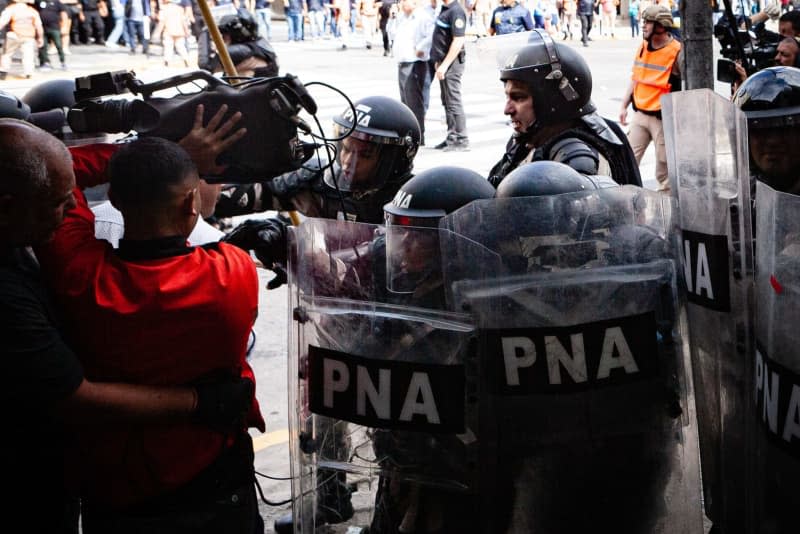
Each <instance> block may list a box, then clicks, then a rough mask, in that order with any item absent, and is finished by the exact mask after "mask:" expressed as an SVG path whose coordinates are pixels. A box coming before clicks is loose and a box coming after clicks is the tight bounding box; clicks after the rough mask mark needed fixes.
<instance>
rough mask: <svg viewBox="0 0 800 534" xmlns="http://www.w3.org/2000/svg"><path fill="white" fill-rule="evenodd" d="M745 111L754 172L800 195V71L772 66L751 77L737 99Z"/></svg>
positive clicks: (740, 89) (776, 185)
mask: <svg viewBox="0 0 800 534" xmlns="http://www.w3.org/2000/svg"><path fill="white" fill-rule="evenodd" d="M733 101H734V103H735V104H736V105H737V106H738V107H739V108H740V109H741V110H742V111H744V112H745V115H746V116H747V127H748V135H749V143H750V165H751V169H750V170H751V173H752V174H753V175H754V176H755V177H756V179H758V180H760V181H763V182H764V183H766V184H767V185H769V186H770V187H772V188H774V189H776V190H778V191H783V192H785V193H793V194H800V180H798V173H797V158H796V156H795V154H794V152H793V149H794V147H797V146H800V123H798V119H800V107H798V106H800V69H797V68H794V67H769V68H767V69H763V70H760V71H758V72H757V73H755V74H753V75H752V76H750V77H749V78H748V79H747V80H746V81H745V82H744V83H743V84H742V85H741V87H739V90H738V91H737V92H736V94H735V95H734V97H733Z"/></svg>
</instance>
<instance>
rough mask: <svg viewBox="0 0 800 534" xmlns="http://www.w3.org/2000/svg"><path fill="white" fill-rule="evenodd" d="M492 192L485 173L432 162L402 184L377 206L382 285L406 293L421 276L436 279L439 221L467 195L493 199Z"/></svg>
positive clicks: (464, 201) (438, 274)
mask: <svg viewBox="0 0 800 534" xmlns="http://www.w3.org/2000/svg"><path fill="white" fill-rule="evenodd" d="M494 193H495V191H494V187H492V185H491V184H490V183H489V182H488V181H487V180H486V178H484V177H483V176H481V175H480V174H478V173H476V172H474V171H471V170H469V169H464V168H461V167H450V166H443V167H434V168H432V169H428V170H426V171H423V172H421V173H419V174H418V175H416V176H415V177H414V178H412V179H410V180H409V181H408V182H406V183H405V184H403V186H402V187H401V188H400V190H399V191H398V192H397V194H396V195H395V197H394V200H392V201H391V202H390V203H388V204H386V205H385V206H384V207H383V212H384V216H385V219H386V287H387V289H388V290H389V291H390V292H392V293H397V294H410V293H414V292H415V290H416V289H417V288H418V287H420V285H421V284H422V282H423V281H424V280H431V279H439V278H440V277H441V251H440V250H439V230H438V226H439V220H440V219H441V218H442V217H444V216H445V215H447V214H448V213H452V212H453V211H455V210H457V209H458V208H461V207H463V206H466V205H467V204H469V203H470V202H472V201H473V200H480V199H490V198H493V197H494Z"/></svg>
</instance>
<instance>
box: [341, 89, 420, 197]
mask: <svg viewBox="0 0 800 534" xmlns="http://www.w3.org/2000/svg"><path fill="white" fill-rule="evenodd" d="M353 108H355V119H354V117H353ZM333 122H334V135H335V136H336V137H342V136H344V135H346V134H347V133H348V132H350V130H351V128H352V132H350V134H349V135H348V137H352V138H353V139H357V140H359V141H363V142H366V143H371V144H374V145H376V146H377V149H378V150H379V153H378V154H377V157H378V163H377V165H376V167H375V169H374V170H373V172H372V173H371V175H370V177H369V179H368V180H364V179H362V180H360V181H359V182H358V183H352V181H351V178H348V177H347V176H346V175H345V173H341V174H342V176H341V177H340V178H338V179H337V183H336V184H332V183H330V180H331V178H330V177H329V173H326V174H325V180H326V182H328V185H331V186H334V185H335V186H337V187H338V188H339V189H340V190H342V191H350V192H353V193H355V196H364V195H366V194H369V193H372V192H375V191H377V190H379V189H381V188H382V187H384V186H385V185H386V184H391V183H395V184H396V183H398V182H400V181H402V180H405V179H407V178H408V177H409V176H410V173H411V169H412V168H413V166H414V156H416V155H417V149H418V148H419V142H420V139H421V137H422V136H421V134H420V128H419V123H418V122H417V118H416V117H415V116H414V113H413V112H412V111H411V109H409V108H408V106H406V105H405V104H403V103H402V102H399V101H397V100H394V99H392V98H388V97H385V96H368V97H366V98H362V99H361V100H358V101H357V102H355V103H354V104H353V107H350V106H348V107H347V108H346V109H345V110H344V111H343V112H342V113H341V114H340V115H337V116H336V117H334V119H333ZM354 124H355V127H354V126H353V125H354ZM341 145H342V141H340V142H339V154H341V150H342V148H341Z"/></svg>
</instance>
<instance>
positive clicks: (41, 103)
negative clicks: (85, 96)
mask: <svg viewBox="0 0 800 534" xmlns="http://www.w3.org/2000/svg"><path fill="white" fill-rule="evenodd" d="M22 101H23V102H25V103H26V104H28V105H29V106H30V107H31V111H32V112H33V113H37V112H39V111H48V110H51V109H55V108H71V107H73V106H74V105H75V80H74V79H71V80H48V81H46V82H42V83H40V84H38V85H36V86H35V87H33V88H31V89H30V90H29V91H28V92H27V93H25V95H23V97H22Z"/></svg>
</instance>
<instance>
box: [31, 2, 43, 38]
mask: <svg viewBox="0 0 800 534" xmlns="http://www.w3.org/2000/svg"><path fill="white" fill-rule="evenodd" d="M31 9H33V8H31ZM33 12H34V13H35V14H36V16H35V17H34V18H33V28H34V31H35V32H36V48H41V47H43V46H44V28H43V27H42V17H40V16H39V12H38V11H36V10H35V9H33Z"/></svg>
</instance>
